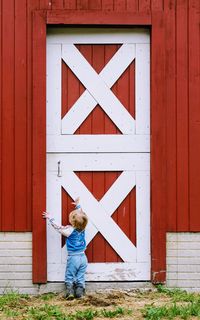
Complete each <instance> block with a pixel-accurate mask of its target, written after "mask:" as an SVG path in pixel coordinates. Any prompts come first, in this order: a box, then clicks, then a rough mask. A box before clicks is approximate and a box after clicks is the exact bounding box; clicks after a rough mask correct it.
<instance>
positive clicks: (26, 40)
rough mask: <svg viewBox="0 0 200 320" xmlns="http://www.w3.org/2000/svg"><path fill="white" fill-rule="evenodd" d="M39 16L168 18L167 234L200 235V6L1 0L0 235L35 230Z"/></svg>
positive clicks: (130, 0) (184, 0)
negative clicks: (35, 25) (84, 13)
mask: <svg viewBox="0 0 200 320" xmlns="http://www.w3.org/2000/svg"><path fill="white" fill-rule="evenodd" d="M36 9H44V10H52V9H68V10H77V11H81V10H86V9H89V10H99V11H102V10H109V11H114V12H123V11H128V12H134V13H136V12H140V13H149V12H154V11H162V12H163V14H164V21H165V58H166V59H165V61H166V65H165V88H166V89H165V108H166V117H167V121H166V122H167V126H166V139H167V141H166V145H167V159H166V164H163V165H166V166H167V181H166V184H167V193H166V195H164V197H165V199H166V207H167V214H168V219H167V230H166V231H200V219H199V218H198V214H199V212H200V196H199V190H200V166H199V163H200V143H199V137H200V90H199V89H200V28H199V22H200V2H199V0H176V1H175V0H1V4H0V36H1V42H0V98H1V113H0V126H1V131H0V153H1V154H0V160H1V161H0V165H1V170H0V187H1V191H0V202H1V206H0V231H31V230H32V211H31V210H32V209H31V208H32V46H33V43H32V12H33V11H34V10H36Z"/></svg>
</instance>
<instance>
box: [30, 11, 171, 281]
mask: <svg viewBox="0 0 200 320" xmlns="http://www.w3.org/2000/svg"><path fill="white" fill-rule="evenodd" d="M48 24H51V25H53V24H62V25H63V24H64V25H76V26H77V25H90V26H91V25H93V26H99V25H102V26H106V25H109V26H111V25H113V26H119V25H120V26H134V27H137V26H141V25H143V26H149V27H150V26H151V248H152V250H151V255H152V256H151V264H152V273H151V274H152V282H154V283H156V282H164V281H165V277H166V240H165V233H166V212H165V210H166V209H165V208H166V185H165V181H166V133H165V131H166V115H165V103H164V89H165V88H164V83H165V82H164V75H165V73H164V72H165V54H164V25H163V14H162V13H161V12H155V13H153V14H152V15H151V14H146V15H141V14H137V15H136V14H130V13H127V12H122V13H115V12H97V11H84V14H83V10H81V12H78V11H73V12H72V11H70V12H69V11H67V10H51V11H40V10H39V11H35V12H34V14H33V282H34V283H45V282H46V281H47V255H46V224H45V221H42V218H41V213H42V211H43V210H45V208H46V25H48Z"/></svg>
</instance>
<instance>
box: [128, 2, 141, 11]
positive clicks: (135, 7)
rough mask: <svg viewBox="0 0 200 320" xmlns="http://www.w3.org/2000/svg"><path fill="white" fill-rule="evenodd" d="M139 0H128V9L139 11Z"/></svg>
mask: <svg viewBox="0 0 200 320" xmlns="http://www.w3.org/2000/svg"><path fill="white" fill-rule="evenodd" d="M138 1H139V0H126V10H127V11H128V12H137V11H138V7H139V4H138Z"/></svg>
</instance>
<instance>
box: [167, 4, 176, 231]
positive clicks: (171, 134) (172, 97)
mask: <svg viewBox="0 0 200 320" xmlns="http://www.w3.org/2000/svg"><path fill="white" fill-rule="evenodd" d="M175 23H176V21H175V1H174V0H173V1H171V0H167V1H165V46H166V75H165V79H166V80H165V99H166V114H167V117H166V127H167V132H166V134H167V137H166V148H167V180H166V184H167V220H168V221H167V231H176V228H177V224H176V220H177V219H176V218H177V216H176V201H177V195H176V193H177V189H176V186H177V181H176V180H177V178H176V174H177V172H176V61H175V55H176V50H175V48H176V29H175Z"/></svg>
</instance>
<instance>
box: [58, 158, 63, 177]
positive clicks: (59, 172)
mask: <svg viewBox="0 0 200 320" xmlns="http://www.w3.org/2000/svg"><path fill="white" fill-rule="evenodd" d="M60 163H61V162H60V160H59V161H58V173H57V176H58V177H62V172H61V169H60Z"/></svg>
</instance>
